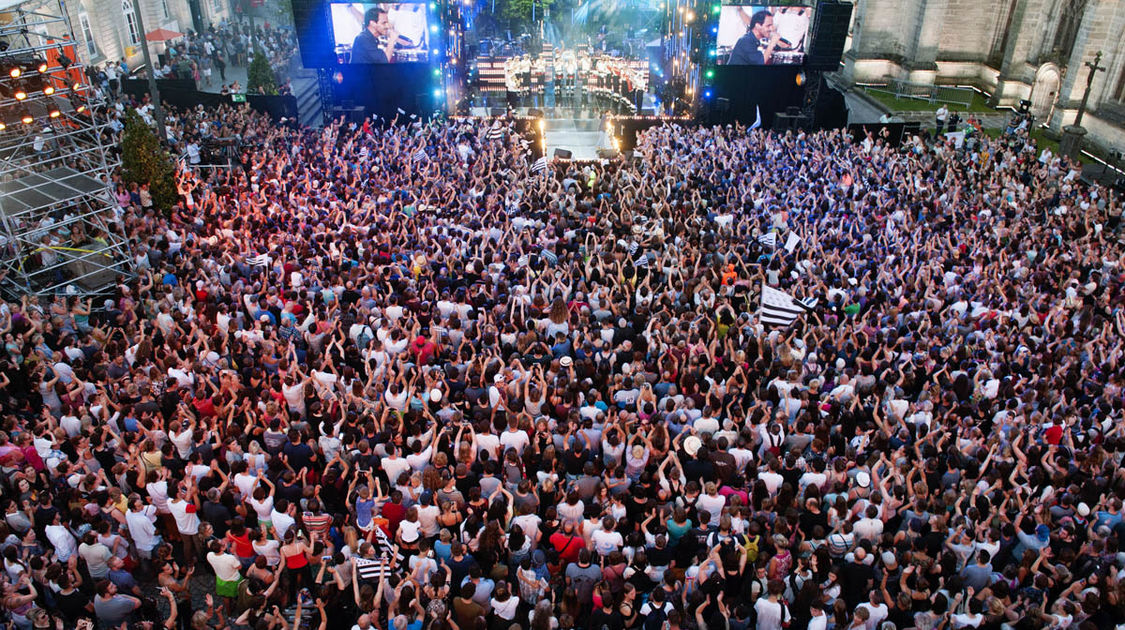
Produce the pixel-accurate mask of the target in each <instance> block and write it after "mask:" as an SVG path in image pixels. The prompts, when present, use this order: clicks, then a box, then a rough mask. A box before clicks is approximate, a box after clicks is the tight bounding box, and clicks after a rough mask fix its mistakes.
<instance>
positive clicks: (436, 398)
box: [430, 387, 441, 402]
mask: <svg viewBox="0 0 1125 630" xmlns="http://www.w3.org/2000/svg"><path fill="white" fill-rule="evenodd" d="M430 401H431V402H440V401H441V390H440V389H438V388H436V387H435V388H433V389H431V390H430Z"/></svg>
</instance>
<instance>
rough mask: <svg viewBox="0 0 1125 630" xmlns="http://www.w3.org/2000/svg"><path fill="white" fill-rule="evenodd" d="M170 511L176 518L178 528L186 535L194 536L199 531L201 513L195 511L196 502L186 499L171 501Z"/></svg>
mask: <svg viewBox="0 0 1125 630" xmlns="http://www.w3.org/2000/svg"><path fill="white" fill-rule="evenodd" d="M168 511H169V512H171V513H172V517H173V518H175V519H176V528H177V529H179V530H180V533H181V534H184V535H185V536H194V535H196V534H198V533H199V515H198V514H196V513H195V504H194V503H189V502H187V501H184V500H180V501H169V502H168Z"/></svg>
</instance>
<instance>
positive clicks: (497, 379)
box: [492, 372, 504, 383]
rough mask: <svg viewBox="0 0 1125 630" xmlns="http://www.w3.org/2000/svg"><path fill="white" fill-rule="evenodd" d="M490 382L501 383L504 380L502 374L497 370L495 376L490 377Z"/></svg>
mask: <svg viewBox="0 0 1125 630" xmlns="http://www.w3.org/2000/svg"><path fill="white" fill-rule="evenodd" d="M492 382H493V383H503V382H504V375H503V374H501V373H499V372H497V373H496V376H493V377H492Z"/></svg>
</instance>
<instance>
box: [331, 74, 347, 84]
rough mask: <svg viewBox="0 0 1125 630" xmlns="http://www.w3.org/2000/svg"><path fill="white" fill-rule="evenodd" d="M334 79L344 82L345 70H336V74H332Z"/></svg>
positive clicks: (337, 81)
mask: <svg viewBox="0 0 1125 630" xmlns="http://www.w3.org/2000/svg"><path fill="white" fill-rule="evenodd" d="M332 80H333V81H335V82H336V83H343V82H344V73H343V72H336V74H334V75H332Z"/></svg>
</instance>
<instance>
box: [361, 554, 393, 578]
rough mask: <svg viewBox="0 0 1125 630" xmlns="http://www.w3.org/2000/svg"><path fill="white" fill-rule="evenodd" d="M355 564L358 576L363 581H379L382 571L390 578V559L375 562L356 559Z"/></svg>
mask: <svg viewBox="0 0 1125 630" xmlns="http://www.w3.org/2000/svg"><path fill="white" fill-rule="evenodd" d="M353 562H355V572H356V575H357V576H358V577H359V579H361V580H378V579H379V572H380V571H385V572H386V574H387V577H390V574H391V561H390V559H389V558H376V559H374V560H368V559H366V558H356V559H354V560H353Z"/></svg>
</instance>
